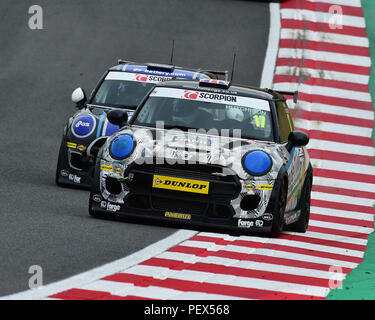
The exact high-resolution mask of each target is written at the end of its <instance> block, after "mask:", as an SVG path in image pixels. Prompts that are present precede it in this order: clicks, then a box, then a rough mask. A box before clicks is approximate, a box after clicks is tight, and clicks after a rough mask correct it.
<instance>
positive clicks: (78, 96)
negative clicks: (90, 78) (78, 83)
mask: <svg viewBox="0 0 375 320" xmlns="http://www.w3.org/2000/svg"><path fill="white" fill-rule="evenodd" d="M72 101H73V102H74V103H75V104H76V105H77V108H79V109H81V108H83V107H84V105H85V103H86V101H87V98H86V93H85V91H84V90H83V89H82V88H77V89H75V90H74V91H73V93H72Z"/></svg>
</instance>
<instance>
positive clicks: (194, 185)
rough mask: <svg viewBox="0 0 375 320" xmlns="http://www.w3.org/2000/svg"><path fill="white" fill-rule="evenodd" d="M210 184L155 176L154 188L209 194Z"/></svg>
mask: <svg viewBox="0 0 375 320" xmlns="http://www.w3.org/2000/svg"><path fill="white" fill-rule="evenodd" d="M209 186H210V183H209V182H207V181H202V180H192V179H183V178H176V177H166V176H159V175H154V178H153V181H152V187H153V188H160V189H168V190H175V191H185V192H193V193H201V194H208V191H209Z"/></svg>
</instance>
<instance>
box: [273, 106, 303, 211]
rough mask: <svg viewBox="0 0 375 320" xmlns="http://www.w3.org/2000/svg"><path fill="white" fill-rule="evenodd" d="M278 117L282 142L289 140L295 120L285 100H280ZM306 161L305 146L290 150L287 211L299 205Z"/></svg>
mask: <svg viewBox="0 0 375 320" xmlns="http://www.w3.org/2000/svg"><path fill="white" fill-rule="evenodd" d="M276 106H277V118H278V123H279V133H280V141H281V143H285V144H286V143H287V142H288V136H289V134H290V133H291V132H292V131H293V130H294V125H293V120H292V117H291V115H290V111H289V109H288V105H287V104H286V102H285V101H278V102H277V103H276ZM304 163H305V148H304V147H293V148H292V149H291V150H290V158H289V161H288V163H287V171H288V199H287V204H286V212H288V211H291V210H294V209H295V208H296V207H297V206H298V201H299V199H300V196H301V191H302V184H303V181H302V178H303V168H304Z"/></svg>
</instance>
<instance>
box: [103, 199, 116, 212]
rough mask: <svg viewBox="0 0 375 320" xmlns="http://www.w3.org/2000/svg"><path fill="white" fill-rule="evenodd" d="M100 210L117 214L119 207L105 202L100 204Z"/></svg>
mask: <svg viewBox="0 0 375 320" xmlns="http://www.w3.org/2000/svg"><path fill="white" fill-rule="evenodd" d="M100 208H102V209H105V210H107V211H112V212H117V211H119V210H120V209H121V207H120V205H118V204H112V203H110V202H107V201H102V202H100Z"/></svg>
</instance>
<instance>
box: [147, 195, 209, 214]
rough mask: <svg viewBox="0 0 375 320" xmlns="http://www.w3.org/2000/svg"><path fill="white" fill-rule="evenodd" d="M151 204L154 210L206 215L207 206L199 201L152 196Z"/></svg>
mask: <svg viewBox="0 0 375 320" xmlns="http://www.w3.org/2000/svg"><path fill="white" fill-rule="evenodd" d="M151 204H152V207H153V209H156V210H165V211H173V212H178V213H192V214H204V212H205V211H206V209H207V205H206V204H205V203H202V202H197V201H186V200H179V199H170V198H163V197H157V196H152V197H151Z"/></svg>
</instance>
